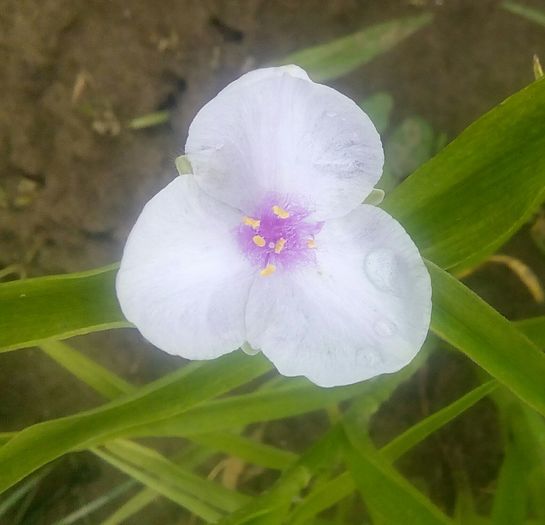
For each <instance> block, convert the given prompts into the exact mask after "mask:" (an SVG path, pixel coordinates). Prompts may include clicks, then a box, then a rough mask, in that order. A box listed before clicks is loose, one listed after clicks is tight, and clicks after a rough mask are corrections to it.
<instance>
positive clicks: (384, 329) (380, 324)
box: [374, 319, 397, 337]
mask: <svg viewBox="0 0 545 525" xmlns="http://www.w3.org/2000/svg"><path fill="white" fill-rule="evenodd" d="M374 329H375V333H376V334H377V335H378V336H379V337H392V336H393V335H394V334H395V333H396V331H397V326H396V325H395V324H394V323H392V322H391V321H388V320H387V319H381V320H380V321H377V322H376V323H375V326H374Z"/></svg>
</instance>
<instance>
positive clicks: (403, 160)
mask: <svg viewBox="0 0 545 525" xmlns="http://www.w3.org/2000/svg"><path fill="white" fill-rule="evenodd" d="M434 149H435V133H434V132H433V128H432V127H431V125H430V124H429V122H427V121H426V120H424V119H423V118H420V117H408V118H406V119H405V120H404V121H403V122H401V124H399V126H397V127H396V128H395V129H394V131H393V132H392V134H391V135H390V136H389V137H388V139H387V140H386V144H385V145H384V158H385V161H384V173H383V174H382V177H381V179H380V181H379V182H378V185H379V186H380V187H381V188H382V189H383V190H384V191H385V192H386V193H388V192H390V191H391V190H393V189H394V188H395V187H396V186H397V185H398V184H399V183H400V182H401V181H402V180H404V179H405V178H406V177H407V176H408V175H409V174H410V173H412V172H413V171H414V170H416V169H417V168H419V167H420V166H421V165H422V164H424V162H426V161H427V160H428V159H430V158H431V157H432V156H433V154H434Z"/></svg>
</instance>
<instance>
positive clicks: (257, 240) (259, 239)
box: [252, 235, 265, 248]
mask: <svg viewBox="0 0 545 525" xmlns="http://www.w3.org/2000/svg"><path fill="white" fill-rule="evenodd" d="M252 241H254V244H255V245H256V246H259V247H260V248H263V246H265V239H264V238H263V237H261V235H254V236H253V237H252Z"/></svg>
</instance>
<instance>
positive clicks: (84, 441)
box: [0, 352, 270, 492]
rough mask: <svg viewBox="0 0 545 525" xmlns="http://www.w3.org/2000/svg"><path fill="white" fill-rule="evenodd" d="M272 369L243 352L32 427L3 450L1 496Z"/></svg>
mask: <svg viewBox="0 0 545 525" xmlns="http://www.w3.org/2000/svg"><path fill="white" fill-rule="evenodd" d="M269 368H270V365H269V363H268V362H267V361H266V360H265V359H264V358H263V357H262V356H255V357H252V358H249V357H248V356H246V355H245V354H242V352H236V353H233V354H228V355H226V356H223V357H220V358H218V359H216V360H214V361H210V362H206V363H205V364H202V363H195V364H192V365H188V366H186V367H184V368H183V369H181V370H178V371H176V372H175V373H173V374H170V375H169V376H166V377H164V378H162V379H160V380H158V381H156V382H154V383H151V384H150V385H147V386H145V387H143V388H141V389H139V390H138V391H136V392H135V393H133V394H130V395H126V396H124V397H122V398H120V399H118V400H115V401H112V402H110V403H108V404H106V405H104V406H102V407H99V408H96V409H94V410H89V411H86V412H81V413H79V414H76V415H74V416H69V417H65V418H61V419H56V420H52V421H47V422H44V423H39V424H37V425H32V426H31V427H28V428H26V429H24V430H22V431H21V432H19V433H18V434H17V435H16V436H15V437H13V438H12V439H11V440H10V441H9V442H8V443H7V444H6V445H4V446H3V447H1V448H0V464H1V465H2V469H0V492H2V491H4V490H6V489H7V488H8V487H10V486H12V485H13V484H14V483H16V482H17V481H18V480H20V479H22V478H23V477H25V476H26V475H28V474H30V473H31V472H33V471H34V470H36V469H37V468H39V467H40V466H41V465H44V464H45V463H48V462H49V461H51V460H53V459H55V458H57V457H59V456H61V455H62V454H65V453H67V452H70V451H72V450H75V449H78V448H84V447H88V446H93V445H96V444H97V442H98V443H100V442H101V441H106V440H107V439H108V438H110V437H111V436H112V434H115V433H121V434H123V433H124V432H127V431H128V429H130V428H131V427H133V426H138V425H144V424H151V426H152V427H153V422H155V421H159V420H161V419H165V418H168V417H173V416H175V415H177V414H181V413H182V412H184V411H186V410H188V409H189V408H190V407H191V406H193V405H196V404H197V403H201V402H203V401H205V400H207V399H210V398H212V397H215V396H218V395H220V394H222V393H224V392H227V391H228V390H231V389H233V388H235V387H237V386H240V385H242V384H244V383H246V382H248V381H250V380H252V379H254V378H255V377H257V376H259V375H261V374H262V373H264V372H265V371H267V370H268V369H269Z"/></svg>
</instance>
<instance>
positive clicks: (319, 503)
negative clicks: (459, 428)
mask: <svg viewBox="0 0 545 525" xmlns="http://www.w3.org/2000/svg"><path fill="white" fill-rule="evenodd" d="M496 387H497V383H496V381H489V382H487V383H485V384H483V385H480V386H478V387H476V388H474V389H473V390H471V391H470V392H468V393H467V394H465V395H464V396H462V397H461V398H459V399H456V400H455V401H454V402H452V403H451V404H449V405H447V406H446V407H444V408H442V409H440V410H438V411H437V412H434V413H433V414H431V415H429V416H428V417H426V418H425V419H423V420H422V421H419V422H418V423H416V424H415V425H413V426H412V427H410V428H409V429H407V430H406V431H405V432H403V433H402V434H400V435H399V436H397V437H396V438H394V439H393V440H392V441H390V442H389V443H387V444H386V445H385V446H384V447H382V448H381V449H380V454H381V455H382V456H383V457H384V459H385V460H387V461H389V462H394V461H396V460H397V459H399V458H400V457H401V456H402V455H403V454H405V453H406V452H407V451H408V450H410V449H411V448H412V447H414V446H416V445H417V444H418V443H421V442H422V441H423V440H424V439H426V438H427V437H428V436H430V435H431V434H432V433H433V432H435V431H436V430H438V429H439V428H442V427H444V426H445V425H446V424H448V423H450V422H451V421H452V420H453V419H455V418H456V417H458V416H459V415H461V414H463V413H464V412H465V411H466V410H468V409H469V408H470V407H472V406H473V405H474V404H475V403H477V402H478V401H479V400H480V399H482V398H483V397H485V396H487V395H488V394H489V393H490V392H492V391H493V390H494V389H495V388H496ZM358 416H361V411H360V410H359V407H358ZM360 426H361V418H360ZM354 489H355V484H354V479H353V478H352V476H351V475H350V473H349V472H344V473H343V474H340V475H339V476H337V477H335V478H334V479H332V480H331V481H329V482H327V483H325V484H324V485H322V486H321V487H317V488H316V489H314V490H313V491H311V492H310V494H309V495H308V496H307V497H306V498H305V499H304V500H303V501H302V502H301V504H300V505H298V506H297V508H296V509H295V510H294V512H293V514H292V515H291V519H290V523H293V525H297V524H300V523H301V524H302V523H305V522H306V521H307V520H309V519H311V518H312V517H313V516H315V515H316V514H318V513H320V512H322V511H324V510H325V509H327V508H329V507H331V506H333V505H335V504H336V503H338V502H339V501H341V500H342V499H344V498H346V497H347V496H349V495H350V494H351V493H352V492H353V491H354Z"/></svg>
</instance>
